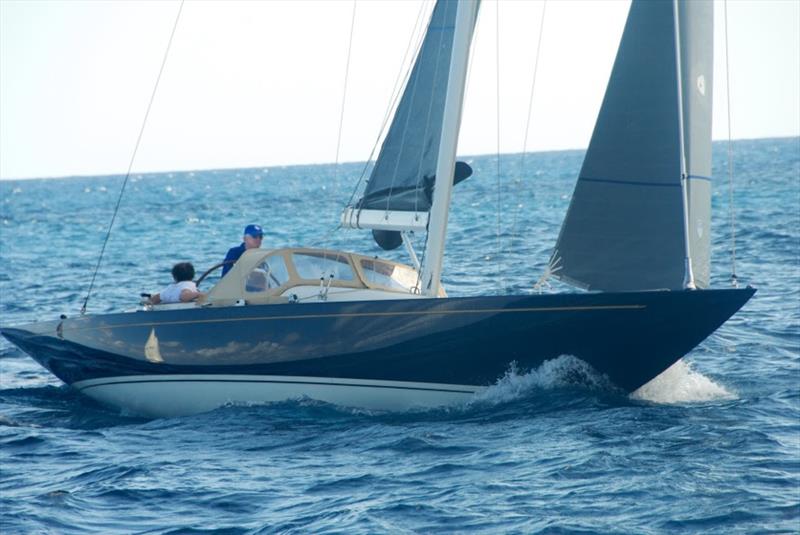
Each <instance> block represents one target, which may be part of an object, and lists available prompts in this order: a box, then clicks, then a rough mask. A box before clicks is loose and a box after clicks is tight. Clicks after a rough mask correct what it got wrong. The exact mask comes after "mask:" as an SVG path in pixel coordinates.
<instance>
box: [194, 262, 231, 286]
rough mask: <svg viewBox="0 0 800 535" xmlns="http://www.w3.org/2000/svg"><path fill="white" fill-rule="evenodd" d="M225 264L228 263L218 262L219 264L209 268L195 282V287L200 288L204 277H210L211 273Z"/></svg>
mask: <svg viewBox="0 0 800 535" xmlns="http://www.w3.org/2000/svg"><path fill="white" fill-rule="evenodd" d="M227 263H228V262H220V263H219V264H215V265H213V266H211V267H210V268H208V269H207V270H206V272H205V273H203V274H202V275H200V278H198V279H197V282H196V283H195V284H196V285H197V287H198V288H199V287H200V283H201V282H203V281H204V280H206V277H208V276H209V275H211V273H213V272H214V271H216V270H218V269H219V268H221V267H222V266H224V265H225V264H227Z"/></svg>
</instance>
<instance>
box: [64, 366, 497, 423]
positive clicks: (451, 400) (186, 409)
mask: <svg viewBox="0 0 800 535" xmlns="http://www.w3.org/2000/svg"><path fill="white" fill-rule="evenodd" d="M72 386H73V387H75V388H76V389H77V390H78V391H79V392H81V393H83V394H86V395H87V396H89V397H91V398H93V399H95V400H97V401H100V402H101V403H106V404H108V405H112V406H115V407H124V408H125V409H126V410H128V411H131V412H134V413H136V414H140V415H143V416H149V417H159V418H160V417H172V416H181V415H187V414H195V413H200V412H206V411H210V410H213V409H215V408H217V407H221V406H223V405H227V404H258V403H270V402H276V401H283V400H287V399H300V398H311V399H315V400H318V401H324V402H326V403H332V404H335V405H341V406H347V407H360V408H364V409H370V410H379V411H406V410H413V409H418V408H422V409H424V408H431V407H441V406H446V405H455V404H458V403H463V402H466V401H468V400H469V399H470V398H471V397H472V395H473V394H475V393H478V392H480V391H482V390H484V388H483V387H476V386H464V385H445V384H433V383H410V382H398V381H363V380H354V379H340V378H330V379H320V378H317V377H292V376H274V375H273V376H270V375H136V376H129V377H112V378H108V379H90V380H88V381H79V382H77V383H74V384H73V385H72Z"/></svg>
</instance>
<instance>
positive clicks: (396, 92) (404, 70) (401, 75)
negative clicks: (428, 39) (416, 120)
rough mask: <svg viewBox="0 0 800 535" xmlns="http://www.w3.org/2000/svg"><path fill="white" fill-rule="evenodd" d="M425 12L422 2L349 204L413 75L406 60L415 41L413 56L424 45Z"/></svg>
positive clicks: (351, 203)
mask: <svg viewBox="0 0 800 535" xmlns="http://www.w3.org/2000/svg"><path fill="white" fill-rule="evenodd" d="M424 13H425V4H424V3H422V4H420V9H419V11H418V12H417V20H416V22H415V23H414V29H413V30H412V31H411V35H410V36H409V39H408V45H407V47H406V52H405V55H404V56H403V61H402V62H401V63H400V70H399V71H398V73H397V78H396V79H395V83H394V88H393V89H392V93H391V95H392V96H391V98H390V99H389V105H388V107H387V108H386V114H385V115H384V117H383V122H382V123H381V127H380V129H379V130H378V135H377V137H376V138H375V143H374V144H373V145H372V150H371V151H370V153H369V156H368V157H367V160H366V161H365V162H364V168H363V169H362V170H361V176H359V178H358V181H357V182H356V185H355V186H354V187H353V192H352V193H351V194H350V199H349V200H348V201H347V206H352V205H353V199H355V196H356V194H357V193H358V190H359V187H360V186H361V183H362V182H363V181H364V177H365V176H366V175H367V169H369V165H370V162H371V161H372V157H373V156H374V155H375V151H376V150H377V149H378V145H379V144H380V140H381V137H382V136H383V133H384V132H385V131H386V125H387V124H388V123H389V119H391V117H392V112H393V111H394V110H395V109H396V105H397V101H398V100H399V99H400V95H402V93H403V91H402V89H403V88H404V87H405V85H406V83H407V82H408V78H409V77H410V76H411V68H412V66H406V60H407V59H408V57H409V52H410V51H411V50H412V46H413V44H414V41H415V40H416V41H417V44H416V46H414V47H413V49H414V50H415V52H416V53H415V54H413V55H412V58H414V57H416V55H417V54H419V49H420V48H421V47H422V41H423V36H424V33H422V34H420V33H418V32H419V27H420V23H421V21H422V20H424V17H423V14H424Z"/></svg>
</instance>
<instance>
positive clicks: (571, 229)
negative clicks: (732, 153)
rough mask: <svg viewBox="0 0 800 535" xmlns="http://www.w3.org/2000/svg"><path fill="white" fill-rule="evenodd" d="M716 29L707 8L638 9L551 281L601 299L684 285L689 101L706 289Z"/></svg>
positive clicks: (696, 241)
mask: <svg viewBox="0 0 800 535" xmlns="http://www.w3.org/2000/svg"><path fill="white" fill-rule="evenodd" d="M674 1H677V10H675V9H674ZM675 11H677V13H678V24H677V25H676V24H675V16H674V13H675ZM676 27H677V28H679V41H678V42H677V43H676V41H675V31H676ZM712 32H713V6H712V2H711V0H691V1H684V0H647V1H640V0H634V2H633V3H632V4H631V9H630V13H629V15H628V20H627V23H626V25H625V30H624V32H623V36H622V41H621V43H620V47H619V51H618V53H617V58H616V61H615V62H614V68H613V70H612V73H611V78H610V80H609V84H608V88H607V90H606V95H605V98H604V100H603V105H602V108H601V110H600V114H599V116H598V119H597V123H596V125H595V129H594V132H593V134H592V139H591V142H590V144H589V148H588V150H587V153H586V157H585V159H584V161H583V167H582V168H581V171H580V175H579V178H578V183H577V185H576V187H575V192H574V194H573V197H572V201H571V204H570V206H569V210H568V212H567V216H566V218H565V220H564V224H563V226H562V228H561V233H560V235H559V238H558V242H557V244H556V248H555V251H554V253H553V258H552V259H551V263H555V262H557V263H558V264H559V265H560V266H561V268H560V270H559V271H558V272H557V273H556V275H555V276H557V277H559V278H561V279H563V280H564V281H566V282H569V283H571V284H574V285H576V286H581V287H585V288H588V289H593V290H607V291H626V290H644V289H659V288H669V289H679V288H682V287H683V283H684V275H685V273H684V272H685V263H684V259H685V256H686V244H685V238H684V236H685V234H684V199H683V194H682V189H681V146H680V144H681V133H680V130H679V128H680V127H679V124H680V120H679V113H680V112H679V110H680V107H681V106H679V94H682V108H683V124H684V132H683V139H684V152H685V158H686V170H687V174H688V180H687V184H688V186H687V188H688V191H687V197H688V209H689V210H688V218H687V220H688V223H689V227H688V235H689V236H690V238H689V241H690V243H689V253H690V257H691V260H692V267H693V270H694V274H695V283H696V285H697V287H706V286H708V279H709V256H710V254H709V253H710V239H709V233H710V213H711V196H710V190H711V184H710V175H711V96H712V85H711V82H712V67H713V55H712V47H713V43H712V41H713V33H712ZM677 50H679V51H680V54H681V61H680V64H678V62H677V53H676V51H677ZM678 65H680V67H681V75H680V76H681V86H682V91H680V88H679V84H678V73H677V71H678Z"/></svg>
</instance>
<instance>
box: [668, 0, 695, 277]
mask: <svg viewBox="0 0 800 535" xmlns="http://www.w3.org/2000/svg"><path fill="white" fill-rule="evenodd" d="M672 18H673V23H674V24H675V73H676V75H675V83H676V84H677V91H678V98H677V104H678V138H679V141H678V147H679V148H680V153H681V156H680V162H681V201H682V203H683V250H684V261H683V270H684V274H683V287H684V288H687V289H689V290H695V289H696V288H697V287H696V286H695V283H694V272H693V271H692V254H691V251H690V250H689V196H688V189H689V185H688V176H687V171H686V169H687V168H686V149H685V147H686V145H685V143H686V141H685V139H684V135H683V132H684V120H683V69H681V27H680V16H679V15H678V0H672Z"/></svg>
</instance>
